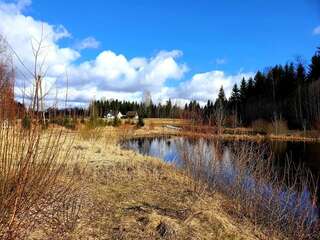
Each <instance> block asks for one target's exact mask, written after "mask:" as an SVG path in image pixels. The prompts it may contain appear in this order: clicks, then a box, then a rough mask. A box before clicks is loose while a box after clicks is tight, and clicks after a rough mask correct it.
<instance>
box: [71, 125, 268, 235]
mask: <svg viewBox="0 0 320 240" xmlns="http://www.w3.org/2000/svg"><path fill="white" fill-rule="evenodd" d="M109 130H110V129H109V128H105V129H104V130H101V131H105V132H109ZM111 136H113V138H114V139H115V140H118V139H121V138H122V135H121V134H119V133H118V134H114V133H112V134H111V133H110V134H108V137H106V138H111ZM106 138H104V137H102V138H100V139H98V140H95V141H91V140H89V139H88V140H83V139H81V138H76V140H75V143H74V148H75V149H77V151H79V152H83V153H84V155H85V157H84V160H85V161H84V162H83V165H86V166H87V167H86V171H85V173H81V184H82V193H81V196H82V198H81V199H82V201H81V202H82V208H81V209H82V210H81V217H80V218H79V219H78V221H77V224H76V225H75V228H74V231H73V233H72V234H71V235H69V236H70V239H259V236H260V237H262V235H259V232H255V231H254V228H253V226H252V225H251V224H250V223H249V222H248V221H245V220H244V221H243V223H242V224H241V225H240V224H238V223H236V222H235V221H234V220H233V218H232V217H230V216H229V214H227V213H226V211H224V210H223V207H224V206H225V205H226V204H228V201H227V200H226V199H224V198H222V197H221V196H220V195H219V194H212V193H210V192H209V191H207V189H205V188H203V187H202V185H201V184H198V183H197V182H195V181H193V180H192V179H191V178H189V177H187V176H186V175H185V174H183V173H182V172H178V171H177V170H176V169H174V167H173V166H169V165H167V164H164V163H162V162H161V161H160V160H157V159H153V158H150V157H144V156H141V155H139V154H136V153H135V152H132V151H125V150H122V149H120V147H119V146H116V144H115V141H109V140H106ZM260 239H261V238H260Z"/></svg>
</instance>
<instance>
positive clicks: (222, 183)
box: [178, 140, 320, 239]
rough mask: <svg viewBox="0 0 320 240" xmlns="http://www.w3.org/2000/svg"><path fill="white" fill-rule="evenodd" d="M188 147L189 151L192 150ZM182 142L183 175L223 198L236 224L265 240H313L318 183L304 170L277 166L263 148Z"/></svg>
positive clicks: (316, 233)
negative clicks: (251, 227)
mask: <svg viewBox="0 0 320 240" xmlns="http://www.w3.org/2000/svg"><path fill="white" fill-rule="evenodd" d="M191 145H192V146H191ZM191 145H190V142H188V141H182V142H180V146H179V147H178V148H179V152H181V153H182V154H181V156H182V161H183V163H184V164H183V165H184V168H185V169H186V171H187V172H188V173H189V174H190V175H192V177H193V178H195V179H196V180H198V181H200V182H201V183H204V184H206V185H207V186H208V188H209V189H211V191H218V192H220V193H223V194H224V195H225V196H226V197H227V198H228V199H230V202H231V204H229V205H228V206H227V207H226V210H227V211H228V212H229V213H230V214H232V215H234V216H236V217H237V218H238V219H239V220H241V219H242V218H249V219H250V220H251V221H252V222H253V223H254V224H255V225H256V226H257V227H259V228H260V229H262V230H263V231H264V232H265V233H266V235H267V236H269V237H270V238H271V237H274V236H276V237H280V238H287V239H317V238H318V237H319V230H320V228H319V226H320V225H319V223H320V221H319V215H318V211H319V209H318V208H317V181H316V179H314V177H313V175H312V174H311V173H310V171H308V170H307V169H306V168H304V167H303V166H296V165H294V164H293V163H292V161H290V159H289V160H288V161H287V162H286V164H282V166H279V165H277V164H276V163H275V161H274V159H273V158H272V154H271V152H270V151H269V149H268V148H267V147H266V146H264V145H259V144H256V143H249V142H234V143H230V144H229V145H228V148H227V149H226V146H225V145H223V144H222V143H221V142H219V141H216V142H207V141H205V140H200V141H196V142H194V143H192V144H191Z"/></svg>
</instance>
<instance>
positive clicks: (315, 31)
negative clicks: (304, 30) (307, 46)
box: [313, 25, 320, 35]
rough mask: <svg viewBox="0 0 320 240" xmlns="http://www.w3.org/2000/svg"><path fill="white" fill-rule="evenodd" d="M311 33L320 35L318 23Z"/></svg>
mask: <svg viewBox="0 0 320 240" xmlns="http://www.w3.org/2000/svg"><path fill="white" fill-rule="evenodd" d="M313 35H320V25H319V26H317V27H316V28H315V29H313Z"/></svg>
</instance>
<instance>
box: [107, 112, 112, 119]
mask: <svg viewBox="0 0 320 240" xmlns="http://www.w3.org/2000/svg"><path fill="white" fill-rule="evenodd" d="M106 118H107V120H113V119H114V115H113V114H112V112H109V113H108V114H107V116H106Z"/></svg>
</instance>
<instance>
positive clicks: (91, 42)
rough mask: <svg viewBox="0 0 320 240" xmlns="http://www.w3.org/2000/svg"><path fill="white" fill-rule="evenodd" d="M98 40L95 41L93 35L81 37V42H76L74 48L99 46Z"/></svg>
mask: <svg viewBox="0 0 320 240" xmlns="http://www.w3.org/2000/svg"><path fill="white" fill-rule="evenodd" d="M99 47H100V42H99V41H97V40H96V39H95V38H94V37H87V38H85V39H83V40H82V41H81V42H79V43H77V44H76V48H77V49H79V50H82V49H87V48H94V49H96V48H99Z"/></svg>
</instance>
